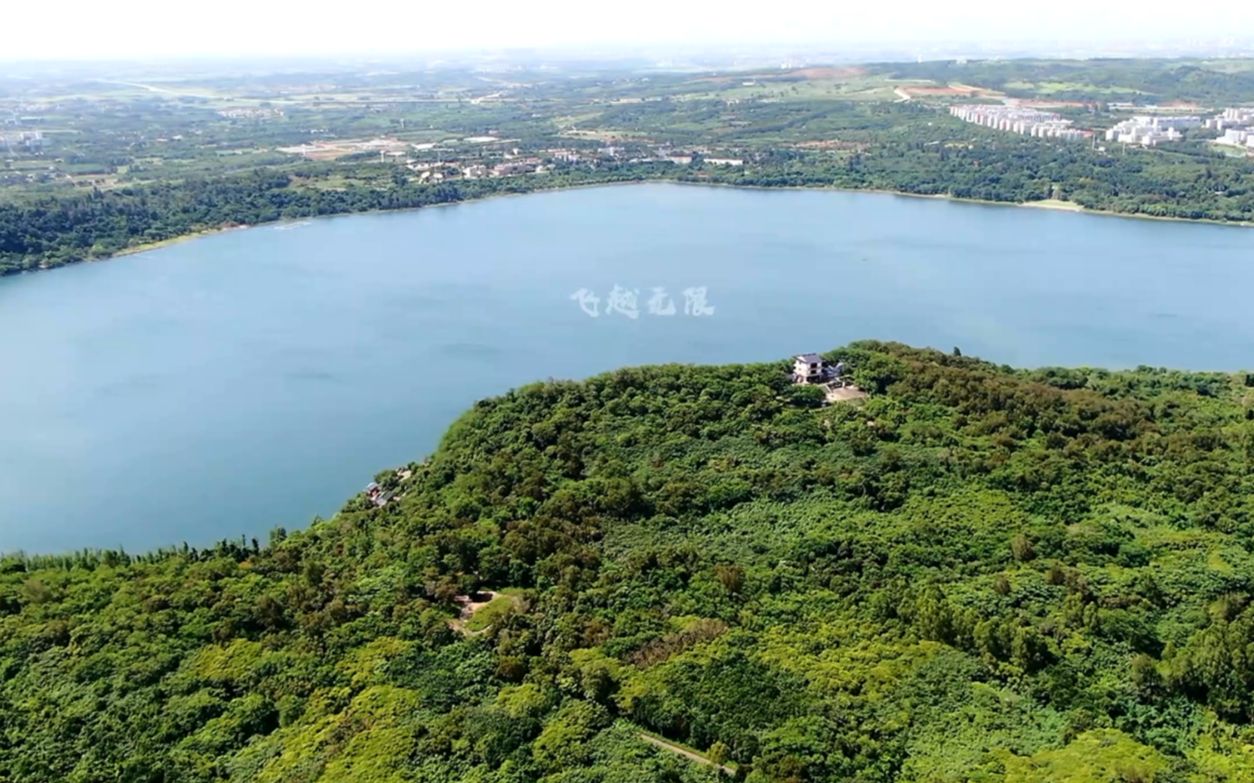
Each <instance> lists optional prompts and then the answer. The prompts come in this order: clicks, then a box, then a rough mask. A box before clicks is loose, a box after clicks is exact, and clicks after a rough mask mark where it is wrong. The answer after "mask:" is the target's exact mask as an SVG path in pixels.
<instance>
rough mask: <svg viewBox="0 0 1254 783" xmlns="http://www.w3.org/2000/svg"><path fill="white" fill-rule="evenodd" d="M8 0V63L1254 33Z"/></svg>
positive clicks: (269, 3) (929, 11) (485, 8)
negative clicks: (28, 60)
mask: <svg viewBox="0 0 1254 783" xmlns="http://www.w3.org/2000/svg"><path fill="white" fill-rule="evenodd" d="M5 5H6V6H7V7H6V8H5V10H4V13H3V17H0V18H3V24H4V27H5V34H4V35H3V36H0V60H11V59H19V60H24V59H53V58H56V59H60V58H66V57H71V58H83V59H87V58H98V57H110V58H128V59H129V58H147V57H170V56H200V55H227V56H232V55H264V54H271V55H307V54H368V53H372V52H373V53H378V54H415V55H421V54H424V53H432V52H441V51H450V50H465V49H498V48H502V47H520V48H552V47H561V48H570V47H589V46H596V45H605V46H614V47H616V48H619V49H621V48H622V47H625V46H633V45H652V46H658V45H661V46H683V47H685V48H691V47H697V46H703V45H712V44H713V45H725V44H734V45H745V44H754V43H758V44H765V45H780V44H786V45H787V44H792V45H810V46H814V45H818V46H825V47H831V48H839V47H840V46H841V45H846V46H848V45H853V44H858V45H861V46H862V47H864V48H865V47H868V46H872V45H895V46H910V45H917V44H921V43H927V42H945V43H965V44H970V45H979V44H980V43H982V42H985V41H993V42H996V43H1002V44H1005V43H1022V44H1031V43H1041V42H1045V43H1049V44H1051V45H1054V46H1059V45H1063V44H1066V43H1074V44H1075V45H1077V46H1089V45H1093V44H1107V43H1110V44H1113V43H1129V42H1158V43H1163V42H1180V41H1182V40H1187V39H1205V40H1207V41H1211V42H1214V41H1220V40H1223V39H1225V38H1230V37H1233V36H1242V37H1245V38H1249V37H1254V4H1250V3H1247V2H1244V0H1234V1H1233V2H1230V3H1223V10H1222V11H1218V10H1211V11H1199V10H1196V9H1190V8H1189V7H1188V6H1183V5H1181V4H1180V3H1178V2H1172V3H1171V4H1170V5H1169V4H1167V3H1166V2H1163V0H1138V2H1134V3H1126V2H1119V0H1037V2H1024V0H950V1H949V2H939V1H938V0H929V1H928V2H922V1H920V0H893V1H891V2H867V0H858V1H857V2H846V1H844V0H792V1H791V2H786V3H774V2H764V0H753V2H743V1H742V0H718V1H717V2H716V1H715V0H632V2H595V0H594V1H593V2H588V1H587V0H531V1H530V2H527V1H526V0H511V1H510V2H505V1H504V0H478V1H477V2H476V0H457V1H454V0H407V1H405V2H396V1H394V0H337V2H324V0H306V1H305V2H296V1H295V0H215V1H214V2H204V3H179V2H170V0H62V2H58V3H49V2H37V1H34V0H12V1H11V2H8V3H5ZM1160 5H1161V6H1162V7H1161V8H1159V6H1160ZM1206 5H1208V6H1213V5H1214V4H1206ZM1155 9H1157V10H1155Z"/></svg>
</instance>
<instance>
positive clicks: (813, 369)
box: [792, 353, 846, 384]
mask: <svg viewBox="0 0 1254 783" xmlns="http://www.w3.org/2000/svg"><path fill="white" fill-rule="evenodd" d="M845 369H846V368H845V363H844V362H836V363H835V364H832V363H831V362H828V361H827V360H826V359H824V358H823V357H822V356H820V355H819V354H817V353H799V354H797V355H796V356H794V357H793V363H792V380H793V383H820V384H825V383H830V382H832V381H837V380H840V379H841V377H842V376H843V375H844V374H845Z"/></svg>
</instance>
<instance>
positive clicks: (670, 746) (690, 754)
mask: <svg viewBox="0 0 1254 783" xmlns="http://www.w3.org/2000/svg"><path fill="white" fill-rule="evenodd" d="M640 739H642V740H644V741H645V742H647V743H649V744H650V745H653V746H655V747H658V748H661V749H662V750H667V751H670V752H671V753H674V754H675V755H676V756H683V757H684V758H686V759H688V760H689V761H695V762H697V763H698V764H704V765H705V766H707V767H714V768H715V769H717V770H718V771H719V772H722V773H724V774H726V775H735V774H736V770H734V769H732V768H731V767H729V766H727V765H726V764H715V763H714V762H713V761H710V760H709V759H707V758H706V757H705V756H702V755H701V754H700V753H697V752H695V751H691V750H688V749H687V748H685V747H682V746H680V745H676V744H675V743H673V742H668V741H667V740H664V739H661V738H660V737H654V736H653V735H651V734H646V733H644V732H643V731H642V732H640Z"/></svg>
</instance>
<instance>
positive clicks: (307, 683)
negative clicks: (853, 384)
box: [0, 342, 1254, 783]
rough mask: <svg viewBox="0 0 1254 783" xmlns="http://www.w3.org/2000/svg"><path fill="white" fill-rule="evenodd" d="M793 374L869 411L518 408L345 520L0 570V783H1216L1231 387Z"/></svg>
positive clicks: (736, 379) (605, 378)
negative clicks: (851, 397)
mask: <svg viewBox="0 0 1254 783" xmlns="http://www.w3.org/2000/svg"><path fill="white" fill-rule="evenodd" d="M803 347H804V346H803ZM827 356H828V358H829V359H837V358H839V359H841V360H843V361H845V362H846V363H847V365H848V366H849V367H850V368H851V369H852V372H853V374H854V376H855V379H856V381H857V383H858V385H859V386H860V387H861V388H862V389H864V390H866V391H868V392H869V393H870V396H869V398H867V399H865V400H856V401H851V402H842V403H837V404H834V405H823V404H822V394H821V392H820V391H819V390H818V389H816V388H814V387H805V386H794V385H793V384H792V383H791V382H790V379H789V370H790V369H791V364H790V362H786V361H780V362H775V363H767V364H754V365H736V366H723V367H705V366H679V365H671V366H659V367H643V368H634V369H624V370H619V371H616V372H612V373H608V374H605V375H601V376H597V377H594V378H591V379H589V380H586V381H582V382H549V383H543V384H535V385H532V386H528V387H525V388H521V389H518V390H515V391H512V392H510V393H508V394H506V395H504V396H501V397H498V398H495V399H489V400H485V401H483V402H480V403H478V404H477V405H475V406H474V407H473V408H472V409H471V410H470V411H468V412H467V413H466V414H465V415H464V416H463V417H462V418H461V419H460V420H458V421H457V422H456V423H455V424H454V425H453V426H452V427H451V428H450V429H449V431H448V433H447V435H446V436H445V438H444V440H443V442H442V443H441V445H440V447H439V449H438V450H437V451H436V453H435V454H433V455H432V456H431V457H430V458H429V459H428V460H426V461H424V462H421V463H414V464H411V465H409V466H407V467H405V468H403V469H402V470H400V471H392V470H389V471H387V472H386V473H384V474H382V475H381V476H380V477H379V482H380V484H381V488H380V493H381V494H380V495H379V497H380V498H387V501H386V503H384V504H383V505H382V506H379V505H376V503H375V501H373V500H371V499H370V498H369V497H367V496H360V497H357V498H355V499H353V500H351V501H350V502H349V503H348V504H347V505H346V506H345V508H344V509H343V511H342V512H341V513H339V514H338V515H336V516H335V517H334V518H332V519H329V520H324V521H319V522H316V523H315V524H314V525H313V526H312V527H311V528H309V529H308V530H305V531H302V532H299V533H292V534H286V533H285V532H284V531H282V530H276V531H275V532H274V533H273V534H272V536H271V539H270V541H269V542H268V543H264V544H260V543H258V542H243V541H241V542H237V543H229V542H228V543H222V544H219V545H218V546H216V547H214V548H212V549H204V550H195V549H188V548H183V549H179V550H169V551H161V552H156V553H152V554H148V555H142V556H131V555H126V554H122V553H116V552H95V553H82V554H77V555H66V556H59V557H31V558H23V557H9V558H7V559H4V560H2V561H0V780H3V781H13V782H14V783H27V782H32V783H33V782H38V783H44V782H46V781H74V782H75V783H87V782H88V781H153V782H156V781H169V782H172V781H205V782H208V781H259V782H264V781H274V782H275V783H280V782H281V783H312V782H313V781H319V782H320V783H332V782H333V781H354V782H356V783H383V782H387V783H400V782H401V781H406V782H413V781H421V782H423V783H426V782H428V781H475V782H477V783H522V782H523V781H546V782H547V783H634V782H635V781H653V780H657V781H682V782H694V781H711V780H714V779H716V778H717V777H719V776H723V777H727V776H733V777H738V778H743V779H745V780H748V781H754V782H755V783H765V782H766V781H858V782H860V783H861V782H867V783H869V782H871V781H876V782H881V781H882V782H887V781H913V782H917V783H959V782H966V781H973V782H979V783H985V782H987V783H1024V782H1026V781H1065V782H1067V783H1089V782H1093V783H1106V782H1109V783H1220V782H1224V781H1232V782H1234V783H1235V782H1236V781H1249V780H1254V728H1251V719H1252V718H1254V606H1251V602H1250V599H1251V595H1252V594H1254V557H1252V556H1251V551H1250V548H1251V542H1252V540H1254V539H1252V537H1251V533H1252V532H1254V527H1252V525H1254V519H1252V517H1251V511H1252V508H1251V506H1252V501H1251V498H1254V492H1252V491H1251V489H1252V487H1251V483H1252V480H1251V476H1252V475H1254V473H1252V471H1251V467H1252V460H1254V413H1252V412H1251V411H1252V409H1251V402H1252V401H1254V396H1252V393H1254V390H1252V388H1251V387H1252V386H1254V376H1247V375H1244V374H1237V375H1231V374H1218V373H1194V372H1181V371H1171V370H1162V369H1150V368H1140V369H1137V370H1133V371H1121V372H1109V371H1103V370H1093V369H1045V370H1016V369H1012V368H1009V367H1002V366H995V365H992V364H989V363H986V362H983V361H979V360H977V359H973V358H968V357H962V356H957V355H953V356H951V355H947V354H942V353H939V352H935V351H930V350H918V349H914V348H910V347H906V346H903V345H898V344H884V343H875V342H860V343H854V344H852V345H850V346H846V347H844V348H841V349H838V350H836V351H833V352H830V353H829V354H827ZM67 491H73V488H72V487H68V488H67ZM100 513H101V515H102V516H106V515H108V513H109V509H107V508H102V509H101V510H100Z"/></svg>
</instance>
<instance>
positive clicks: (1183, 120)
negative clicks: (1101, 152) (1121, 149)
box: [1106, 114, 1202, 147]
mask: <svg viewBox="0 0 1254 783" xmlns="http://www.w3.org/2000/svg"><path fill="white" fill-rule="evenodd" d="M1200 127H1202V118H1201V117H1198V116H1195V115H1180V116H1161V117H1160V116H1158V115H1150V114H1138V115H1136V116H1135V117H1132V118H1130V119H1126V120H1124V121H1123V122H1120V123H1117V124H1115V125H1114V126H1113V127H1111V128H1109V129H1108V130H1107V131H1106V141H1117V142H1119V143H1120V144H1139V145H1141V146H1142V147H1156V146H1158V145H1159V144H1161V143H1162V142H1164V141H1179V140H1181V139H1183V138H1184V132H1185V131H1186V130H1190V129H1192V128H1200Z"/></svg>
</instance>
